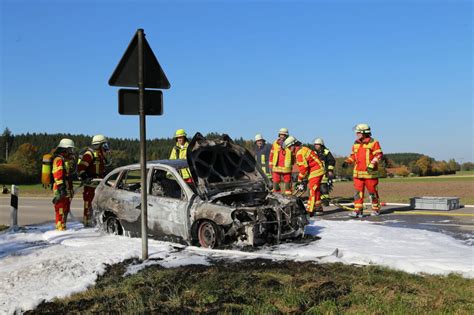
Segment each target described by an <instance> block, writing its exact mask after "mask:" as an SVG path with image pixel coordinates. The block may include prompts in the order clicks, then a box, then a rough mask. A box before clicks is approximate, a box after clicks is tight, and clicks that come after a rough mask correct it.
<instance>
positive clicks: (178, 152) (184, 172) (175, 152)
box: [169, 141, 191, 179]
mask: <svg viewBox="0 0 474 315" xmlns="http://www.w3.org/2000/svg"><path fill="white" fill-rule="evenodd" d="M188 145H189V143H188V142H187V141H186V142H185V143H184V145H183V147H182V148H181V147H180V146H179V145H178V143H176V145H175V146H174V147H173V149H171V153H170V158H169V159H170V160H186V152H187V150H188ZM180 173H181V177H182V178H183V179H188V178H191V172H190V171H189V168H183V169H181V170H180Z"/></svg>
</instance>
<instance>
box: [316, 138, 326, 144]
mask: <svg viewBox="0 0 474 315" xmlns="http://www.w3.org/2000/svg"><path fill="white" fill-rule="evenodd" d="M314 144H320V145H324V140H323V139H322V138H316V139H314Z"/></svg>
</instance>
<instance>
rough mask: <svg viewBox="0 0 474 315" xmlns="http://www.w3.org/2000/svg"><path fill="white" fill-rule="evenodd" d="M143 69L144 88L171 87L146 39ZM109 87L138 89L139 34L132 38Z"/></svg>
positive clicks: (144, 40)
mask: <svg viewBox="0 0 474 315" xmlns="http://www.w3.org/2000/svg"><path fill="white" fill-rule="evenodd" d="M143 68H144V81H145V82H144V88H152V89H169V88H170V87H171V85H170V83H169V81H168V79H167V78H166V75H165V73H164V72H163V69H161V66H160V64H159V62H158V59H156V57H155V54H154V53H153V50H151V47H150V45H149V44H148V42H147V40H146V38H145V37H143ZM109 85H111V86H125V87H138V32H137V33H136V34H135V36H134V37H133V38H132V41H131V42H130V44H129V45H128V48H127V50H126V51H125V53H124V54H123V57H122V59H120V62H119V63H118V65H117V68H115V71H114V73H113V74H112V76H111V77H110V79H109Z"/></svg>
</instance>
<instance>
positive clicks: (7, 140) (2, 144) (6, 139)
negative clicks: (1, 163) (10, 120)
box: [0, 127, 14, 161]
mask: <svg viewBox="0 0 474 315" xmlns="http://www.w3.org/2000/svg"><path fill="white" fill-rule="evenodd" d="M13 140H14V136H13V135H12V133H11V131H10V129H8V127H7V128H5V130H4V131H3V133H2V136H1V139H0V148H1V149H2V152H4V153H5V161H8V156H9V155H10V152H11V151H12V145H13ZM2 155H3V154H2ZM2 160H3V159H2Z"/></svg>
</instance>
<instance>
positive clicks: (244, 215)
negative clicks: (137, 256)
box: [93, 133, 308, 248]
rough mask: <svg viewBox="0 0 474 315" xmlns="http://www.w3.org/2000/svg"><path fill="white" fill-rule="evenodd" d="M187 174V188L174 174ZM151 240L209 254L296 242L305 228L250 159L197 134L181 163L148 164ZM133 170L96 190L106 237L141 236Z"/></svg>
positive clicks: (225, 141) (294, 202)
mask: <svg viewBox="0 0 474 315" xmlns="http://www.w3.org/2000/svg"><path fill="white" fill-rule="evenodd" d="M185 168H189V170H190V171H191V175H192V178H193V183H191V184H189V183H186V182H185V181H184V180H183V179H182V177H181V176H180V170H182V169H185ZM147 169H148V170H147V187H148V189H149V191H148V234H149V235H150V237H152V238H155V239H162V240H171V241H177V242H182V243H185V244H199V245H201V246H203V247H210V248H215V247H219V246H222V245H225V244H230V243H234V242H239V241H241V242H243V243H244V244H249V245H254V246H258V245H262V244H264V243H277V242H280V241H282V240H287V239H296V238H301V237H302V236H303V235H304V226H305V225H307V224H308V220H307V217H306V211H305V208H304V205H303V203H302V202H301V200H300V199H298V198H295V197H292V196H283V195H280V194H273V193H271V192H270V190H269V188H268V187H269V186H268V184H269V183H268V179H267V177H266V176H265V175H264V174H263V173H262V172H261V170H260V169H259V167H256V162H255V159H254V158H253V156H252V155H251V154H250V152H248V151H247V150H246V149H245V148H243V147H241V146H238V145H236V144H235V143H234V142H233V141H232V140H231V139H230V138H229V137H228V136H227V135H223V136H222V138H221V139H218V140H208V139H206V138H204V137H203V136H202V135H201V134H200V133H197V134H196V135H195V136H194V137H193V139H192V140H191V142H190V145H189V147H188V151H187V160H160V161H151V162H148V163H147ZM140 181H141V179H140V165H139V164H135V165H129V166H125V167H121V168H118V169H115V170H114V171H112V172H111V173H110V174H108V176H107V177H106V178H104V180H102V182H101V183H100V184H99V186H98V187H97V189H96V194H95V198H94V201H93V209H94V213H95V218H96V220H97V223H98V225H99V226H100V227H102V228H103V229H104V230H106V231H107V232H109V233H115V234H124V235H128V236H140V222H141V217H140V216H141V210H140V208H141V205H140V202H141V197H140V196H141V195H140V194H141V190H140Z"/></svg>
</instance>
